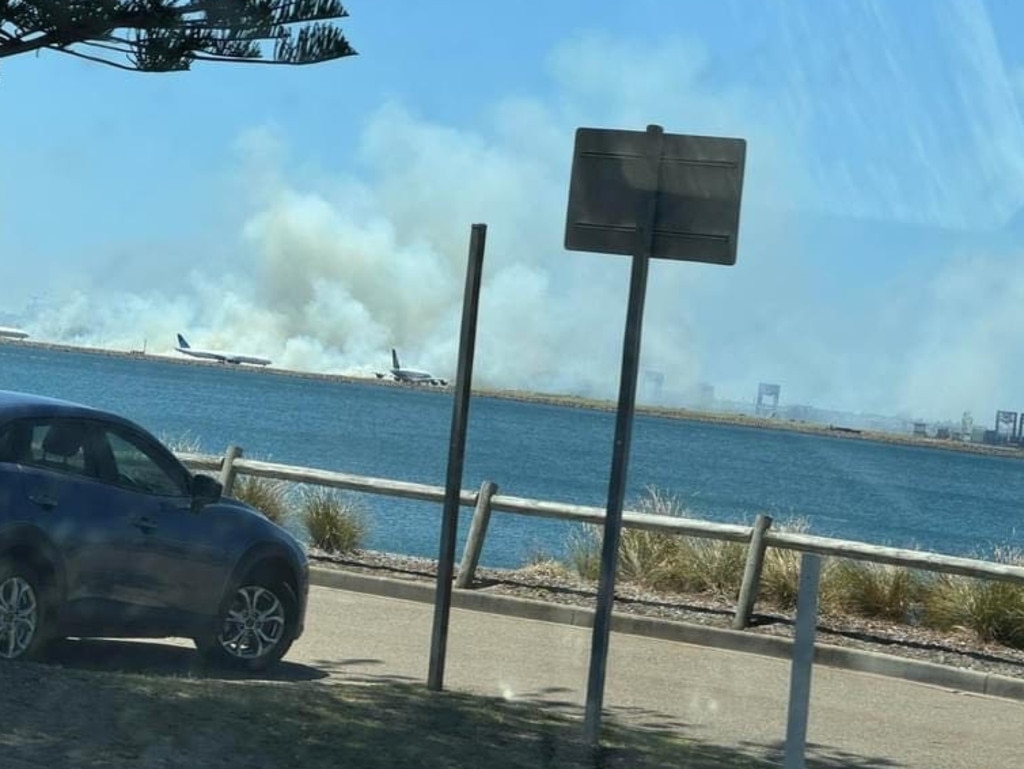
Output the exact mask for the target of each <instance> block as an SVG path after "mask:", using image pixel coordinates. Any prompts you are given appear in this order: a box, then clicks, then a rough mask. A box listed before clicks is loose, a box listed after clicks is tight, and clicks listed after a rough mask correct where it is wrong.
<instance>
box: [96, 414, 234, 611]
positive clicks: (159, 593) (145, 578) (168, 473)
mask: <svg viewBox="0 0 1024 769" xmlns="http://www.w3.org/2000/svg"><path fill="white" fill-rule="evenodd" d="M102 443H104V444H105V445H106V446H107V447H108V450H109V461H111V462H112V464H113V468H114V469H113V474H112V478H111V482H112V483H113V484H114V485H115V486H116V487H117V488H118V490H119V493H120V495H121V500H122V504H123V505H124V506H125V507H127V508H129V509H130V510H131V514H130V517H129V524H130V526H131V527H132V528H133V529H134V531H133V539H134V542H135V543H136V547H135V548H134V552H135V553H136V554H137V557H136V560H135V562H134V563H133V567H132V570H133V572H134V574H133V578H134V579H135V581H136V583H137V584H138V585H139V586H141V587H142V588H143V591H144V592H143V594H141V595H139V596H137V598H138V600H140V601H141V602H143V603H144V604H145V605H147V606H149V607H151V608H152V609H155V610H158V611H160V612H162V615H163V617H164V619H166V620H167V621H168V622H169V623H170V625H173V626H175V627H177V626H178V625H180V624H181V623H182V622H184V623H188V622H190V621H193V620H195V619H196V618H197V617H199V616H210V615H212V614H213V613H214V612H215V611H216V609H217V605H218V603H219V600H220V591H221V590H222V587H223V584H224V582H225V580H226V578H227V574H228V571H229V569H230V563H229V553H228V548H227V545H226V543H225V540H224V538H223V537H222V536H217V535H216V534H215V530H216V528H217V527H216V523H217V521H216V519H215V518H214V517H213V516H210V515H206V514H204V513H203V511H202V510H193V509H192V495H191V490H190V481H191V479H190V476H189V474H188V473H187V472H186V471H185V470H184V469H183V468H182V467H181V465H180V464H179V463H178V462H177V461H176V460H175V459H174V458H173V456H172V455H171V454H170V452H168V451H167V450H166V449H165V448H163V446H161V445H159V444H158V443H156V442H154V441H153V440H151V439H150V438H149V437H148V436H146V435H143V434H141V433H139V432H136V431H134V430H131V429H129V428H127V427H125V426H122V425H112V426H108V427H107V428H106V429H105V430H104V431H103V436H102Z"/></svg>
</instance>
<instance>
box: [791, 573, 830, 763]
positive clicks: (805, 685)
mask: <svg viewBox="0 0 1024 769" xmlns="http://www.w3.org/2000/svg"><path fill="white" fill-rule="evenodd" d="M820 575H821V556H818V555H814V554H813V553H804V554H803V555H802V556H801V557H800V590H799V592H798V593H797V599H796V628H795V634H794V638H793V665H792V667H791V668H790V677H789V717H788V720H787V724H786V751H785V757H784V760H783V764H782V765H783V767H784V769H804V767H805V765H806V763H805V760H806V753H807V718H808V716H809V715H810V709H811V673H812V671H813V670H814V635H815V630H816V628H817V624H818V578H819V577H820Z"/></svg>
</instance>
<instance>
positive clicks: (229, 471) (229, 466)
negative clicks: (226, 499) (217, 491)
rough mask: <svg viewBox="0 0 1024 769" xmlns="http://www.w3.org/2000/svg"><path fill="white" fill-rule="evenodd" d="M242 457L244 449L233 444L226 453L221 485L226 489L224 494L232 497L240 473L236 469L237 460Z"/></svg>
mask: <svg viewBox="0 0 1024 769" xmlns="http://www.w3.org/2000/svg"><path fill="white" fill-rule="evenodd" d="M240 456H242V447H241V446H236V445H235V444H233V443H232V444H231V445H230V446H228V449H227V451H225V452H224V464H223V465H221V467H220V485H221V486H223V487H224V493H225V494H226V495H228V496H230V495H231V489H232V487H234V485H235V476H236V475H238V471H237V470H236V469H235V460H236V459H238V458H239V457H240Z"/></svg>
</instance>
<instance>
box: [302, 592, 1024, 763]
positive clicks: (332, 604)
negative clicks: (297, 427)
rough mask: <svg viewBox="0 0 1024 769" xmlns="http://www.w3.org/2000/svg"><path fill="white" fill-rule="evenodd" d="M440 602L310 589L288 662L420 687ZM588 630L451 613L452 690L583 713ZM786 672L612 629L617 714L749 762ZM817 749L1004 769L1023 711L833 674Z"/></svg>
mask: <svg viewBox="0 0 1024 769" xmlns="http://www.w3.org/2000/svg"><path fill="white" fill-rule="evenodd" d="M432 620H433V607H432V606H430V605H427V604H422V603H414V602H410V601H402V600H398V599H394V598H381V597H377V596H372V595H367V594H363V593H351V592H346V591H341V590H333V589H329V588H320V587H315V588H313V589H312V591H311V595H310V611H309V618H308V625H307V630H306V634H305V635H304V636H303V638H302V639H300V640H299V641H298V642H297V643H296V645H295V646H294V648H293V649H292V651H291V653H290V654H289V657H288V659H289V660H290V661H292V662H296V663H302V664H305V665H308V666H311V667H314V668H317V669H319V670H320V671H322V672H323V673H327V674H329V676H330V678H331V679H332V680H337V681H339V682H354V681H374V680H381V679H397V680H411V681H420V682H425V681H426V676H427V670H428V664H429V655H430V636H431V625H432ZM589 647H590V631H589V630H588V629H584V628H578V627H569V626H564V625H556V624H551V623H545V622H537V621H533V620H524V619H518V618H510V617H503V616H497V615H489V614H483V613H480V612H468V611H462V610H453V611H452V616H451V624H450V633H449V642H448V657H447V665H446V674H445V686H446V688H449V689H456V690H460V691H470V692H475V693H480V694H485V695H490V696H503V697H508V698H516V699H520V700H527V701H531V700H536V701H540V702H544V703H547V705H546V706H548V707H551V706H557V707H560V708H563V709H565V710H567V711H570V712H575V713H579V714H582V707H583V703H584V702H585V698H586V680H587V671H588V666H589ZM788 687H789V664H788V662H786V661H784V660H776V659H770V658H765V657H759V656H755V655H749V654H740V653H735V652H727V651H717V650H714V649H708V648H705V647H697V646H690V645H687V644H680V643H673V642H668V641H661V640H657V639H649V638H642V637H637V636H627V635H619V634H613V635H612V641H611V651H610V656H609V662H608V674H607V686H606V693H605V700H604V701H605V707H606V708H607V710H608V711H609V715H608V718H612V719H616V720H618V721H620V722H628V723H633V724H638V725H646V726H651V727H660V728H672V729H676V730H678V732H679V733H680V734H681V735H682V736H685V737H689V738H692V739H695V740H699V741H700V742H702V743H709V744H714V745H720V746H723V747H741V748H742V749H743V750H745V751H749V752H750V753H751V754H755V755H756V754H769V755H770V754H775V755H778V750H779V749H780V746H781V744H782V740H783V737H784V735H785V731H786V706H787V696H788ZM808 741H809V743H810V745H811V748H810V751H809V755H810V756H812V757H817V758H819V759H821V761H822V763H823V764H827V765H829V766H853V767H864V768H866V767H875V768H878V767H913V768H914V769H958V768H961V767H962V768H963V769H1008V767H1013V766H1018V765H1019V764H1020V754H1021V749H1022V748H1024V703H1021V702H1016V701H1011V700H1001V699H996V698H992V697H985V696H979V695H973V694H963V693H957V692H953V691H949V690H945V689H940V688H937V687H933V686H927V685H923V684H915V683H909V682H905V681H899V680H894V679H889V678H883V677H879V676H873V675H869V674H864V673H854V672H849V671H843V670H835V669H831V668H825V667H816V668H815V671H814V679H813V687H812V703H811V719H810V724H809V727H808Z"/></svg>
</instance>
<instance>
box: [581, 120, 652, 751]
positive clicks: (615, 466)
mask: <svg viewBox="0 0 1024 769" xmlns="http://www.w3.org/2000/svg"><path fill="white" fill-rule="evenodd" d="M663 138H664V137H663V131H662V128H661V126H657V125H650V126H648V127H647V153H646V155H647V176H648V178H647V185H645V188H646V189H647V190H648V191H649V194H648V195H647V196H646V199H645V201H644V203H643V205H642V207H641V208H642V210H640V211H638V212H637V248H636V253H635V254H634V256H633V266H632V272H631V274H630V281H629V306H628V308H627V311H626V331H625V335H624V338H623V343H622V372H621V376H620V379H619V405H618V412H617V414H616V419H615V443H614V446H613V451H612V469H611V477H610V479H609V481H608V506H607V511H606V514H605V521H604V536H603V538H602V542H601V574H600V581H599V582H598V590H597V606H596V612H595V614H594V629H593V637H592V640H591V644H590V672H589V675H588V678H587V702H586V711H585V713H584V720H583V731H584V735H585V737H586V740H587V741H588V742H589V743H590V744H591V745H594V746H596V745H597V744H598V743H599V742H600V739H601V708H602V706H603V703H604V680H605V671H606V667H607V662H608V641H609V634H610V631H611V621H612V616H611V615H612V605H613V603H614V601H615V568H616V562H617V560H618V552H619V535H620V533H621V530H622V507H623V504H624V502H625V496H626V470H627V468H628V464H629V446H630V440H631V438H632V432H633V412H634V409H635V406H636V380H637V372H638V370H639V365H640V338H641V332H642V330H643V318H644V300H645V298H646V295H647V268H648V264H649V262H650V258H651V250H652V247H653V244H654V220H655V215H656V210H657V197H658V195H657V190H658V186H659V185H658V182H659V179H658V176H659V172H660V166H661V152H662V142H663Z"/></svg>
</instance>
